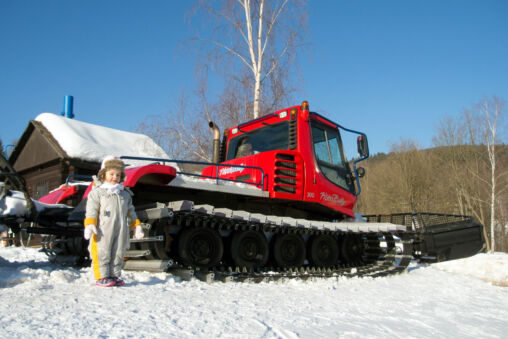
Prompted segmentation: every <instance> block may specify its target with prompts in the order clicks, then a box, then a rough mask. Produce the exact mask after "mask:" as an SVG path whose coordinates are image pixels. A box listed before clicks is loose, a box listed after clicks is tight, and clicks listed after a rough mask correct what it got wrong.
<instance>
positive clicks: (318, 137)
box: [312, 127, 330, 162]
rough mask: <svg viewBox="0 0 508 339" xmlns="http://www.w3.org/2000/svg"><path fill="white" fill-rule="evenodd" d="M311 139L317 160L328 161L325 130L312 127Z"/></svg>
mask: <svg viewBox="0 0 508 339" xmlns="http://www.w3.org/2000/svg"><path fill="white" fill-rule="evenodd" d="M312 141H313V143H314V152H315V153H316V158H318V160H322V161H326V162H329V159H330V157H329V155H328V145H327V143H326V137H325V131H324V130H322V129H320V128H316V127H312Z"/></svg>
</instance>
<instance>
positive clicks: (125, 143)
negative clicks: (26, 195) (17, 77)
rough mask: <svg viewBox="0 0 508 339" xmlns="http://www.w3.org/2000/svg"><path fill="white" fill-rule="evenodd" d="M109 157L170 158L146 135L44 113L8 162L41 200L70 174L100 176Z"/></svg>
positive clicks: (24, 134) (24, 135)
mask: <svg viewBox="0 0 508 339" xmlns="http://www.w3.org/2000/svg"><path fill="white" fill-rule="evenodd" d="M108 155H113V156H117V157H119V156H122V155H123V156H135V157H149V158H164V159H167V158H168V155H167V154H166V153H165V152H164V150H162V148H161V147H160V146H159V145H157V144H156V143H155V142H154V141H153V140H152V139H151V138H150V137H148V136H146V135H144V134H139V133H132V132H126V131H121V130H117V129H113V128H108V127H104V126H99V125H94V124H90V123H86V122H83V121H79V120H74V119H69V118H65V117H63V116H60V115H56V114H52V113H42V114H40V115H38V116H37V117H36V118H35V120H31V121H30V122H29V123H28V126H27V127H26V129H25V131H24V132H23V134H22V136H21V138H20V139H19V141H18V143H17V144H16V147H15V148H14V150H13V152H12V154H11V155H10V157H9V162H10V163H11V164H12V166H13V167H14V168H15V169H16V171H18V172H19V173H20V174H21V175H22V176H23V177H25V180H26V181H27V185H28V186H29V191H30V193H31V195H32V196H34V197H36V198H38V197H39V196H40V195H41V194H43V193H45V192H46V191H48V190H51V189H53V188H55V187H58V186H59V185H60V184H62V183H63V182H65V179H66V177H67V176H68V175H73V174H74V175H76V174H78V175H79V174H85V175H90V174H95V173H97V171H98V170H99V167H100V163H101V162H102V160H103V159H104V158H105V157H106V156H108ZM128 163H129V164H131V165H136V163H135V162H134V161H128Z"/></svg>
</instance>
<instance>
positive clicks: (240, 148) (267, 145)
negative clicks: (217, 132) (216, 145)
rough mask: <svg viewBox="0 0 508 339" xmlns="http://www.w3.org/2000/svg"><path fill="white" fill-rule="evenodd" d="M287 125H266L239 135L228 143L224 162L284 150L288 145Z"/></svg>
mask: <svg viewBox="0 0 508 339" xmlns="http://www.w3.org/2000/svg"><path fill="white" fill-rule="evenodd" d="M288 128H289V126H288V123H287V121H286V122H282V123H280V124H277V125H268V126H265V127H262V128H259V129H256V130H253V131H251V132H247V133H244V134H241V135H239V136H237V137H234V138H232V139H231V140H230V141H229V146H228V153H227V156H226V160H231V159H236V158H241V157H246V156H248V155H252V154H258V153H261V152H266V151H274V150H286V149H288V143H289V132H288Z"/></svg>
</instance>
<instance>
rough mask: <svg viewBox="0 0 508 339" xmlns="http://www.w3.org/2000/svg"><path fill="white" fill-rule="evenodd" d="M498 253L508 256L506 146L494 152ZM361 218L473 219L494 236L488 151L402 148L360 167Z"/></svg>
mask: <svg viewBox="0 0 508 339" xmlns="http://www.w3.org/2000/svg"><path fill="white" fill-rule="evenodd" d="M496 148H497V150H496V156H497V158H496V159H497V162H496V179H497V180H496V200H495V208H496V213H495V215H496V221H497V224H496V228H495V231H496V236H495V239H496V250H502V251H505V252H506V251H508V236H507V232H508V175H507V172H508V146H507V145H500V146H497V147H496ZM360 164H361V166H362V167H364V168H365V170H366V175H365V177H364V178H362V179H361V188H362V192H361V194H360V196H359V200H358V205H357V210H358V211H359V212H362V213H363V214H387V213H398V212H439V213H453V214H467V215H472V216H474V217H475V219H476V220H479V221H480V222H481V223H482V224H483V225H484V226H485V228H486V231H487V232H486V234H489V235H490V208H491V201H490V198H491V182H492V181H491V168H490V162H489V156H488V153H487V151H486V148H485V146H467V145H466V146H449V147H438V148H431V149H425V150H418V149H416V148H415V147H411V145H400V146H399V149H398V150H394V151H393V152H391V153H389V154H377V155H375V156H372V157H371V158H369V159H367V160H366V161H364V162H361V163H360Z"/></svg>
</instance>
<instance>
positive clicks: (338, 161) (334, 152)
mask: <svg viewBox="0 0 508 339" xmlns="http://www.w3.org/2000/svg"><path fill="white" fill-rule="evenodd" d="M328 137H329V139H328V143H329V145H330V156H331V157H332V159H331V161H330V162H331V163H332V164H334V165H335V166H339V167H344V164H343V162H342V157H341V156H340V149H339V141H338V140H337V136H335V135H334V136H333V137H331V136H330V135H328Z"/></svg>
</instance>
